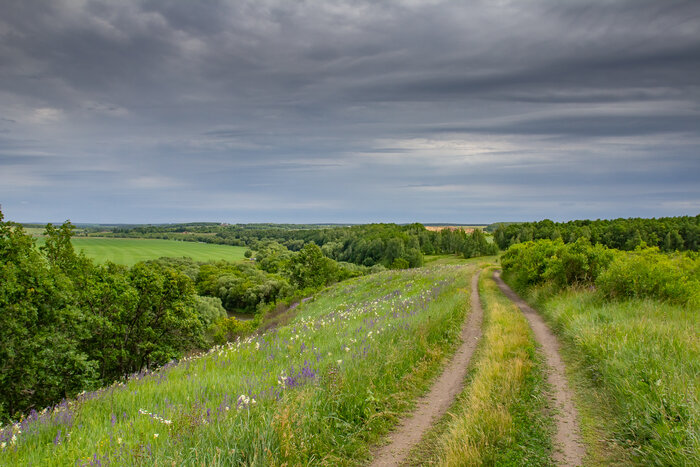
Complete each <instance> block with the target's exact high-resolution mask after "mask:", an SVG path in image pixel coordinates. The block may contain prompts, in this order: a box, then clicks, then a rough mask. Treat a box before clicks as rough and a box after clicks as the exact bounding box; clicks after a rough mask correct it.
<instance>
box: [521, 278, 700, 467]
mask: <svg viewBox="0 0 700 467" xmlns="http://www.w3.org/2000/svg"><path fill="white" fill-rule="evenodd" d="M526 296H527V297H528V300H529V301H530V302H532V303H535V304H536V306H537V307H538V309H539V310H540V311H541V313H542V314H543V315H544V316H545V318H546V319H547V320H548V321H549V322H550V324H551V325H552V326H553V328H554V329H555V330H556V331H557V333H558V334H559V335H560V336H561V337H562V339H561V341H562V355H563V358H564V359H565V361H566V363H567V366H568V368H569V372H570V376H571V379H572V380H573V381H574V382H575V388H576V390H577V392H578V401H579V407H580V413H581V417H582V429H583V434H584V440H585V442H586V444H587V448H588V449H587V450H588V453H589V455H588V458H587V459H586V462H587V463H588V464H590V465H610V464H630V463H632V464H643V465H700V338H698V336H700V314H698V310H696V309H691V307H683V306H678V305H670V304H667V303H662V302H658V301H654V300H651V299H644V300H642V299H635V300H628V301H620V302H605V301H603V300H602V299H600V297H599V296H598V295H597V294H596V293H595V292H594V291H590V290H568V291H565V292H562V293H559V294H553V293H552V291H551V290H550V289H548V288H547V287H546V286H542V287H539V288H536V289H533V290H530V291H529V293H526Z"/></svg>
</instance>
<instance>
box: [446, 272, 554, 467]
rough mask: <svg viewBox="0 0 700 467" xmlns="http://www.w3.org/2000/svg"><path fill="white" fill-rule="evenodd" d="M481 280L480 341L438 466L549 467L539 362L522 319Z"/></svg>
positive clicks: (489, 283) (491, 285) (548, 421)
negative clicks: (481, 319) (518, 466)
mask: <svg viewBox="0 0 700 467" xmlns="http://www.w3.org/2000/svg"><path fill="white" fill-rule="evenodd" d="M491 274H492V271H489V272H488V273H485V274H483V275H482V278H481V279H480V284H479V285H480V293H481V298H482V303H483V306H484V323H485V325H484V326H485V327H484V336H483V342H482V343H481V344H480V348H479V351H478V353H477V354H476V356H475V357H476V358H477V360H476V362H475V364H474V365H473V368H472V369H471V371H470V375H469V377H468V378H469V379H468V383H467V386H466V388H465V390H464V392H463V393H462V394H461V395H460V396H459V398H458V401H457V403H456V404H455V406H454V407H453V408H452V409H451V410H450V418H451V420H450V421H449V422H448V424H447V426H446V428H445V431H444V433H443V434H442V435H441V436H440V437H439V439H438V441H437V442H436V443H435V444H436V448H437V449H436V452H437V453H436V455H435V458H434V459H433V461H434V462H436V463H438V464H439V465H448V466H453V465H454V466H457V465H549V464H551V459H550V456H551V450H552V445H551V441H550V435H551V433H550V432H549V431H548V428H547V426H549V425H551V423H552V422H551V419H550V418H549V415H547V413H546V412H545V405H546V404H545V402H546V397H545V378H544V375H543V371H542V362H541V361H540V358H539V356H538V355H537V353H536V349H535V343H534V340H533V337H532V333H531V331H530V328H529V327H528V324H527V321H526V320H525V317H524V316H523V315H522V313H520V311H519V310H518V308H517V307H516V306H515V305H513V303H511V302H510V301H509V300H508V299H507V298H506V297H504V296H503V295H502V294H501V292H500V291H499V290H498V288H497V286H496V284H495V283H494V282H493V280H492V279H491V278H490V277H491Z"/></svg>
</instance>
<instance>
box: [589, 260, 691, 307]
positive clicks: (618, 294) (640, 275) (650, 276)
mask: <svg viewBox="0 0 700 467" xmlns="http://www.w3.org/2000/svg"><path fill="white" fill-rule="evenodd" d="M596 286H597V287H598V288H599V290H600V292H601V293H603V294H604V295H605V297H607V298H617V299H625V298H637V297H639V298H642V297H648V298H658V299H661V300H667V301H669V302H671V303H677V304H681V305H684V304H690V305H700V260H698V259H692V258H690V257H688V256H685V255H680V254H673V255H666V254H663V253H660V252H659V249H658V248H656V247H654V248H645V249H638V250H636V251H634V252H631V253H627V254H618V255H617V257H616V258H615V260H614V261H613V262H612V263H611V264H610V265H609V267H608V268H607V269H606V270H605V271H604V272H603V273H602V274H601V275H600V277H599V278H598V280H597V281H596Z"/></svg>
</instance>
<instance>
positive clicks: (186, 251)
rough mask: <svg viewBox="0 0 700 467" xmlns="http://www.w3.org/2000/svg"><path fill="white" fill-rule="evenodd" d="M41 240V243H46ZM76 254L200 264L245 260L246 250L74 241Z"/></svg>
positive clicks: (122, 261)
mask: <svg viewBox="0 0 700 467" xmlns="http://www.w3.org/2000/svg"><path fill="white" fill-rule="evenodd" d="M43 242H44V239H43V238H38V239H37V243H38V244H43ZM72 242H73V246H74V247H75V249H76V251H81V250H82V251H83V252H84V253H85V255H86V256H87V257H89V258H92V259H94V260H95V261H97V262H100V263H102V262H105V261H112V262H113V263H118V264H124V265H127V266H132V265H134V264H136V263H138V262H139V261H146V260H149V259H156V258H160V257H163V256H166V257H182V256H189V257H190V258H192V259H194V260H196V261H212V260H213V261H216V260H227V261H238V260H241V259H243V253H244V252H245V250H246V249H245V247H240V246H229V245H214V244H211V243H196V242H178V241H174V240H157V239H140V238H80V237H78V238H73V240H72Z"/></svg>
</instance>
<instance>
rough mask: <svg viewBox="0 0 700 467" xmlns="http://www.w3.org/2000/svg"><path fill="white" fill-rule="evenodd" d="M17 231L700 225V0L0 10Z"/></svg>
mask: <svg viewBox="0 0 700 467" xmlns="http://www.w3.org/2000/svg"><path fill="white" fill-rule="evenodd" d="M0 203H1V204H2V210H3V212H4V214H5V217H6V219H9V220H14V221H19V222H48V221H52V222H60V221H63V220H65V219H70V220H72V221H73V222H103V223H107V222H122V223H149V222H150V223H160V222H180V221H220V222H232V223H235V222H378V221H379V222H381V221H384V222H415V221H418V222H425V223H429V222H453V223H476V222H483V223H488V222H493V221H506V220H538V219H543V218H550V219H554V220H568V219H582V218H593V219H595V218H615V217H633V216H634V217H636V216H642V217H659V216H673V215H697V214H698V213H700V1H697V0H693V1H666V0H664V1H660V0H653V1H644V0H628V1H625V0H609V1H585V2H584V1H560V0H535V1H523V0H518V1H499V0H484V1H417V0H412V1H402V2H389V1H381V2H379V1H367V2H363V1H331V0H319V1H296V0H294V1H292V0H251V1H242V0H221V1H204V2H193V1H191V0H180V1H172V0H168V1H166V0H163V1H160V0H119V1H114V0H104V1H95V0H46V1H38V0H0Z"/></svg>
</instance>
